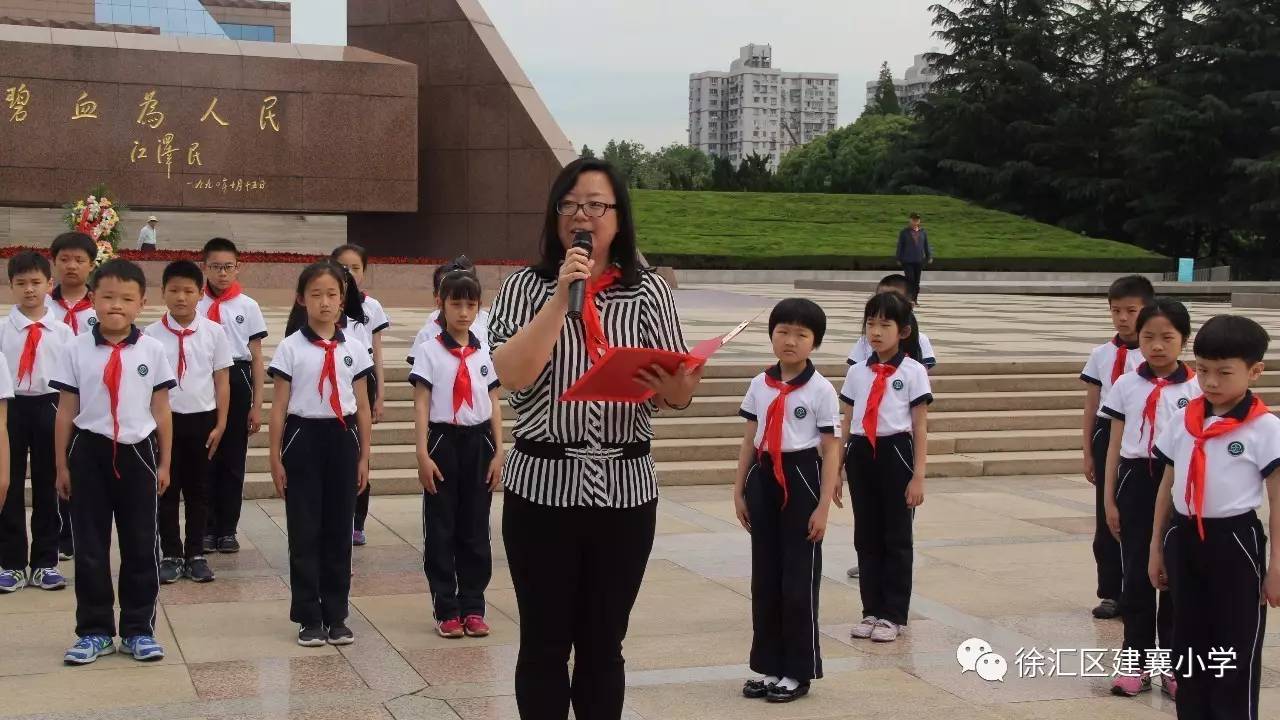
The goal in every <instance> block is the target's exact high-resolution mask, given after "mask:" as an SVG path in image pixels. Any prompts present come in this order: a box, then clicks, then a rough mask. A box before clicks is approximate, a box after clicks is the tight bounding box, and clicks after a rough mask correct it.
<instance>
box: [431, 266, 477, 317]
mask: <svg viewBox="0 0 1280 720" xmlns="http://www.w3.org/2000/svg"><path fill="white" fill-rule="evenodd" d="M480 294H481V293H480V281H479V280H478V279H476V276H475V275H473V274H472V273H470V272H467V271H466V270H455V271H453V272H451V273H449V274H448V275H445V276H444V278H442V279H441V280H440V288H439V290H438V291H437V292H436V295H437V296H439V298H440V300H441V302H444V301H448V300H473V301H475V302H480ZM442 317H443V316H442Z"/></svg>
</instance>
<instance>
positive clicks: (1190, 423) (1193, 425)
mask: <svg viewBox="0 0 1280 720" xmlns="http://www.w3.org/2000/svg"><path fill="white" fill-rule="evenodd" d="M1206 407H1208V403H1207V402H1206V401H1205V399H1204V396H1203V395H1201V396H1200V397H1198V398H1196V399H1195V400H1192V401H1191V402H1190V404H1188V405H1187V412H1186V416H1185V417H1184V418H1183V425H1184V427H1186V429H1187V433H1188V434H1190V435H1191V437H1192V438H1194V439H1195V445H1194V446H1193V447H1192V448H1191V462H1190V463H1188V464H1187V490H1186V493H1185V494H1184V495H1183V500H1184V501H1185V502H1186V503H1187V510H1188V511H1190V513H1191V514H1192V515H1193V516H1195V519H1196V530H1197V531H1199V533H1200V539H1201V540H1204V489H1205V477H1204V470H1205V454H1204V444H1205V443H1206V442H1208V441H1209V440H1212V439H1214V438H1216V437H1221V436H1223V435H1226V434H1228V433H1231V432H1234V431H1236V430H1237V429H1239V428H1240V427H1242V426H1243V425H1245V424H1247V423H1250V422H1253V421H1254V420H1256V419H1258V418H1260V417H1262V416H1263V415H1266V414H1267V413H1270V412H1271V410H1270V409H1269V408H1267V406H1266V404H1265V403H1263V402H1262V400H1261V399H1260V398H1258V397H1254V398H1253V403H1252V404H1251V405H1250V406H1249V411H1248V412H1247V413H1246V414H1245V417H1244V420H1237V419H1236V418H1230V417H1224V418H1222V419H1221V420H1219V421H1218V422H1216V423H1214V424H1212V425H1210V426H1209V427H1207V428H1206V427H1205V426H1204V411H1205V408H1206Z"/></svg>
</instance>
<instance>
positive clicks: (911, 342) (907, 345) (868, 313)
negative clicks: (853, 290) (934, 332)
mask: <svg viewBox="0 0 1280 720" xmlns="http://www.w3.org/2000/svg"><path fill="white" fill-rule="evenodd" d="M871 318H884V319H885V320H889V321H891V322H893V323H894V324H896V325H897V326H898V329H899V330H901V329H902V328H910V329H911V335H910V336H908V337H907V339H906V340H903V341H902V343H901V346H902V350H903V351H905V352H906V353H907V355H908V356H909V357H911V358H912V359H914V360H918V361H921V362H923V361H924V358H923V357H921V351H920V333H918V332H916V322H915V313H914V312H913V311H912V308H911V301H910V300H908V299H907V298H906V297H904V296H903V295H901V294H900V293H897V292H894V291H893V290H886V291H884V292H882V293H876V294H875V295H872V296H871V299H870V300H868V301H867V305H866V307H865V308H864V309H863V312H862V325H863V331H864V332H865V330H866V325H867V320H870V319H871Z"/></svg>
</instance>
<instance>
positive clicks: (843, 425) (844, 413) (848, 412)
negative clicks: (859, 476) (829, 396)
mask: <svg viewBox="0 0 1280 720" xmlns="http://www.w3.org/2000/svg"><path fill="white" fill-rule="evenodd" d="M852 415H853V408H851V407H850V406H849V405H846V404H845V402H844V401H843V400H842V401H840V428H839V429H838V430H837V432H838V433H839V437H840V469H841V470H844V469H845V467H844V461H845V457H846V456H845V453H844V449H845V448H847V447H849V423H850V422H852V420H851V419H850V418H851V417H852ZM832 501H833V502H834V503H835V504H836V507H844V483H838V484H837V485H836V494H835V497H833V498H832Z"/></svg>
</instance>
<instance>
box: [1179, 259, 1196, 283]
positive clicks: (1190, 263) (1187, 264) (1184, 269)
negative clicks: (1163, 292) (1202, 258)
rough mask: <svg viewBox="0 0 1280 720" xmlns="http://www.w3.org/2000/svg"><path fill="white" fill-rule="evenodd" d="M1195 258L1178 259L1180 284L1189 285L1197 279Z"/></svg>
mask: <svg viewBox="0 0 1280 720" xmlns="http://www.w3.org/2000/svg"><path fill="white" fill-rule="evenodd" d="M1195 275H1196V261H1195V258H1178V282H1180V283H1189V282H1191V281H1192V280H1193V279H1195Z"/></svg>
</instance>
